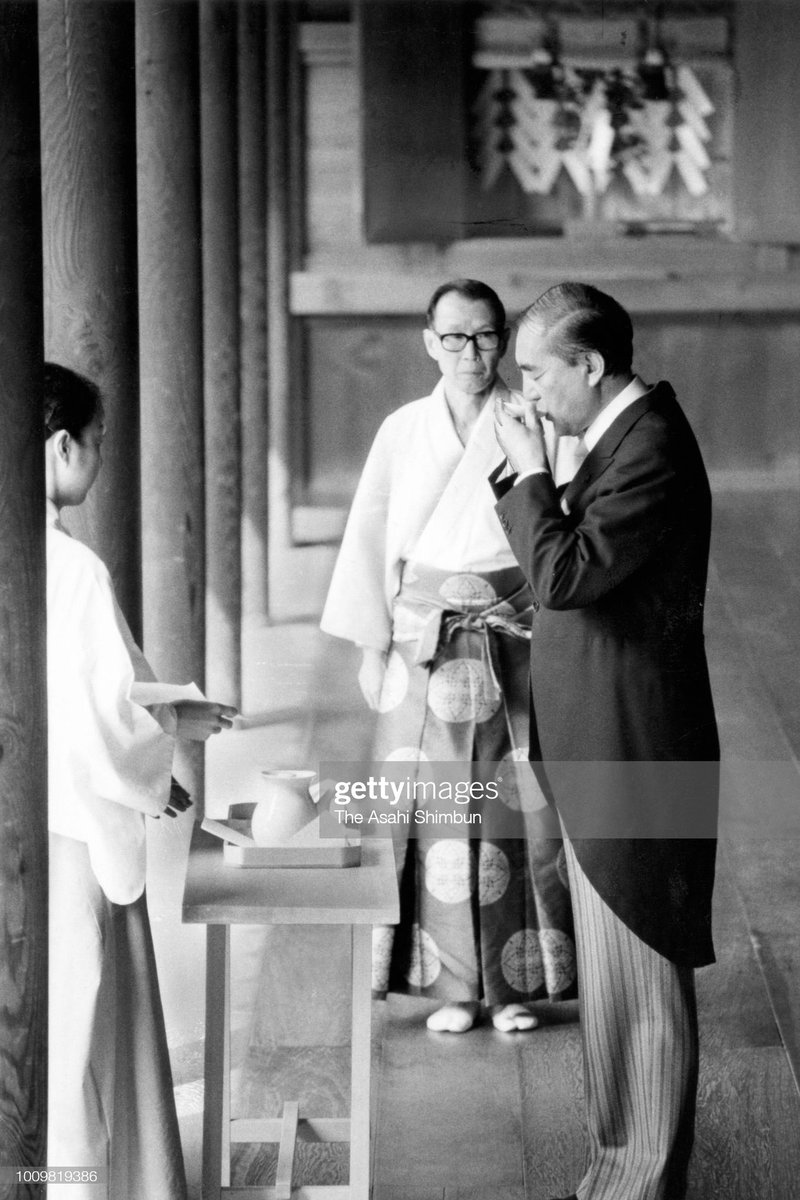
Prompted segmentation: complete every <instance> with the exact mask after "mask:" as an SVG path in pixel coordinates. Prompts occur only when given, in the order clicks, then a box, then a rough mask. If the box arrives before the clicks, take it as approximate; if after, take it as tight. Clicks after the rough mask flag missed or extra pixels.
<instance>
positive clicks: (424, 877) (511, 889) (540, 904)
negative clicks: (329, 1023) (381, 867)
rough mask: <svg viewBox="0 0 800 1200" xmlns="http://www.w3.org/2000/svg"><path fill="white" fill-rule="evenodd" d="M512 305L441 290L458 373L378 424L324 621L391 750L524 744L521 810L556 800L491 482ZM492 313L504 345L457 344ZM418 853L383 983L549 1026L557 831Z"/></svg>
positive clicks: (473, 754)
mask: <svg viewBox="0 0 800 1200" xmlns="http://www.w3.org/2000/svg"><path fill="white" fill-rule="evenodd" d="M487 293H488V294H487ZM495 302H496V303H495ZM501 313H502V305H500V301H499V300H498V299H497V297H496V296H495V295H494V293H491V292H490V290H489V289H486V286H485V285H483V284H475V282H474V281H456V283H455V284H453V285H446V287H445V288H444V289H439V290H438V291H437V293H435V294H434V298H433V300H432V303H431V307H430V309H429V314H428V315H429V328H428V329H427V330H426V331H425V342H426V347H427V349H428V352H429V354H431V357H434V358H436V360H437V362H438V363H439V366H440V369H441V371H442V379H441V380H440V381H439V383H438V384H437V386H436V388H435V389H434V391H433V393H432V394H431V395H430V396H426V397H423V398H422V399H420V400H415V401H412V402H411V403H409V404H405V405H403V406H402V407H401V408H399V409H398V410H396V411H395V412H393V413H392V414H390V416H389V417H387V418H386V420H385V421H384V423H383V424H382V426H381V427H380V429H379V431H378V433H377V435H376V437H375V441H374V443H373V445H372V448H371V450H370V452H369V455H368V458H367V461H366V464H365V466H364V470H363V473H362V476H361V479H360V482H359V485H358V489H357V491H356V495H355V498H354V500H353V505H352V508H351V511H350V515H349V518H348V522H347V527H346V530H345V534H344V538H343V541H342V546H341V550H340V553H339V556H338V559H337V562H336V566H335V569H334V573H333V576H332V580H331V584H330V589H329V592H328V597H327V602H326V605H325V610H324V613H323V617H322V622H321V626H322V629H323V630H325V631H326V632H327V633H330V634H333V635H335V636H337V637H341V638H346V639H347V640H349V641H352V642H354V643H355V644H357V645H358V646H360V647H361V648H362V650H363V656H364V657H363V665H362V670H361V675H360V682H361V686H362V691H363V692H364V695H365V698H366V699H367V702H368V703H369V704H370V706H371V707H373V708H374V709H375V710H376V711H377V712H378V714H379V715H378V720H377V729H376V739H375V749H374V753H373V757H374V758H375V759H376V760H379V761H381V760H384V761H385V760H393V761H401V762H402V761H408V762H413V761H420V760H421V761H426V760H428V761H434V762H444V761H461V762H475V761H478V762H481V761H482V762H484V763H487V762H494V763H501V762H503V760H505V761H506V763H509V762H514V761H516V760H522V761H523V762H524V763H525V765H524V767H523V768H521V769H520V770H519V771H518V772H517V789H516V790H515V789H514V788H512V792H513V793H514V794H511V795H507V796H506V802H507V804H508V806H509V808H516V809H517V810H519V807H520V804H522V806H523V807H525V808H527V809H537V808H539V807H542V808H543V806H544V802H543V798H542V797H541V796H540V795H539V794H537V793H538V789H537V788H536V785H535V782H534V780H533V776H532V774H531V773H530V772H529V770H528V768H527V761H526V760H527V742H528V734H527V729H528V641H527V640H526V639H527V637H529V627H530V620H531V613H532V604H533V601H532V597H531V595H530V592H529V590H528V588H527V585H526V584H525V581H524V579H523V577H522V574H521V572H520V570H519V567H518V564H517V562H516V560H515V558H514V555H513V553H512V551H511V548H510V546H509V545H508V542H507V540H506V537H505V534H504V533H503V530H502V528H501V526H500V523H499V521H498V519H497V515H496V513H495V511H494V496H493V493H492V490H491V487H490V485H489V482H488V476H489V474H490V473H491V472H492V471H493V470H494V469H495V468H496V467H498V466H499V464H500V463H501V462H502V458H503V456H502V452H501V451H500V448H499V446H498V445H497V441H496V438H495V435H494V412H493V410H494V404H495V403H497V402H501V403H503V402H505V403H508V402H509V401H513V399H514V397H513V393H509V391H508V389H507V388H506V387H505V385H504V384H503V382H502V381H501V380H500V379H499V378H498V377H497V374H496V369H497V364H498V362H499V358H500V356H501V354H502V349H503V348H504V346H505V340H506V336H507V331H505V329H504V325H505V317H504V314H502V316H501ZM483 330H486V331H489V332H491V331H497V332H500V331H502V333H503V338H502V344H501V345H500V346H499V352H495V353H494V354H492V353H490V352H489V351H486V352H484V351H483V350H481V349H479V345H478V343H477V342H475V341H474V340H473V341H467V343H466V345H465V346H464V349H463V351H461V352H458V351H457V352H455V353H448V352H447V351H446V350H444V349H442V348H441V338H442V336H444V337H447V334H448V333H455V334H456V338H457V339H461V336H462V335H463V334H464V333H466V334H467V335H471V336H473V337H474V335H476V334H479V333H480V331H483ZM484 340H486V339H484ZM489 340H490V341H491V340H492V339H489ZM445 344H446V343H445ZM481 367H482V368H483V373H482V374H481V373H480V369H481ZM473 384H474V385H473ZM467 418H469V420H467ZM573 442H574V439H565V440H562V442H560V443H559V442H558V441H557V439H556V438H555V437H552V438H551V443H550V451H551V461H552V464H553V469H554V471H555V472H556V477H557V479H563V480H566V479H568V478H571V476H572V473H573V472H574V469H575V447H574V445H573V444H572V443H573ZM520 786H521V787H522V791H523V797H522V800H521V799H520V796H519V794H518V789H519V787H520ZM533 827H534V823H533V820H532V819H531V818H530V817H529V826H528V828H529V831H530V829H531V828H533ZM473 832H474V831H473ZM549 832H552V834H553V836H549V835H548V834H549ZM400 870H401V880H400V882H401V920H400V925H399V926H398V928H397V929H396V930H392V929H379V930H376V931H375V939H374V950H373V968H374V988H375V991H376V994H378V995H383V994H385V993H386V991H387V990H388V991H402V992H407V993H411V994H415V995H420V996H426V997H431V998H436V999H439V1000H441V1001H444V1002H445V1003H444V1006H443V1008H442V1009H440V1010H438V1011H437V1012H436V1013H434V1014H432V1015H431V1017H430V1018H429V1020H428V1024H429V1027H431V1028H434V1029H442V1030H449V1031H452V1032H462V1031H466V1029H468V1028H470V1027H471V1025H472V1024H473V1022H474V1020H475V1018H476V1016H477V1011H478V1007H479V1005H480V1004H481V1003H482V1004H483V1005H485V1006H486V1007H487V1008H488V1009H489V1010H490V1011H491V1012H492V1019H493V1020H494V1023H495V1025H496V1026H497V1028H499V1029H525V1028H532V1027H533V1026H534V1025H535V1024H536V1019H535V1017H534V1016H533V1014H532V1013H531V1014H530V1015H529V1014H528V1010H527V1008H526V1002H527V1001H530V1000H534V999H538V998H543V997H546V996H550V997H566V996H569V995H572V994H574V988H575V949H574V942H573V927H572V913H571V907H570V902H569V894H568V890H567V884H566V870H565V866H564V862H563V851H562V848H561V845H560V840H559V838H558V836H557V830H553V831H548V830H547V829H546V827H545V826H544V825H542V827H541V836H540V837H533V838H529V839H528V844H527V846H526V844H525V841H524V840H523V839H522V838H521V837H506V838H504V839H498V838H496V837H495V838H491V837H484V838H482V839H481V838H475V837H474V836H473V837H465V838H464V839H462V840H458V841H457V840H454V839H453V838H448V839H447V840H446V841H444V840H441V839H436V838H431V837H426V838H424V839H423V838H419V839H415V840H414V841H413V842H412V843H411V844H410V846H409V847H408V849H407V852H406V853H405V857H404V860H403V862H402V863H401V867H400Z"/></svg>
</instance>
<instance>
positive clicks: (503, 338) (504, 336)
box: [499, 325, 511, 358]
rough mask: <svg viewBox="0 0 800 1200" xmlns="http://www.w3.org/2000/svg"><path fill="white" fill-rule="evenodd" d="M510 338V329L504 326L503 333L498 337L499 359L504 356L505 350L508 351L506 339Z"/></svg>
mask: <svg viewBox="0 0 800 1200" xmlns="http://www.w3.org/2000/svg"><path fill="white" fill-rule="evenodd" d="M510 337H511V328H510V326H508V325H506V327H505V329H504V330H503V332H502V334H501V336H500V346H499V350H500V357H501V358H502V357H503V355H504V354H505V352H506V350H507V349H508V339H509V338H510Z"/></svg>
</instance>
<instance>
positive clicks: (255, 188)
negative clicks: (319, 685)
mask: <svg viewBox="0 0 800 1200" xmlns="http://www.w3.org/2000/svg"><path fill="white" fill-rule="evenodd" d="M265 15H266V14H265V10H264V5H263V4H261V3H259V2H258V0H242V2H241V3H240V4H239V73H238V85H239V272H240V300H241V310H240V316H241V420H242V429H243V430H246V437H244V438H243V440H242V532H241V545H242V614H243V617H244V618H245V619H247V620H251V621H263V620H265V619H266V616H267V613H268V607H269V605H268V599H269V598H268V587H269V555H268V549H269V503H268V495H269V493H268V469H267V463H268V457H269V423H268V412H267V397H268V382H267V375H268V366H267V236H266V231H267V158H266V155H267V145H266V138H265V136H264V133H265V128H266V91H265V57H266V20H265Z"/></svg>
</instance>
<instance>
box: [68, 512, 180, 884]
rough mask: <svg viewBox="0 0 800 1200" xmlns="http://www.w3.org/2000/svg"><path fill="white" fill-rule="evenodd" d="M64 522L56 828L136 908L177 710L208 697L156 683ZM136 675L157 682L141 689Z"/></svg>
mask: <svg viewBox="0 0 800 1200" xmlns="http://www.w3.org/2000/svg"><path fill="white" fill-rule="evenodd" d="M56 521H57V514H56V513H55V510H54V509H52V510H51V512H50V517H49V523H48V529H47V719H48V795H49V828H50V830H51V831H52V832H53V833H60V834H62V835H63V836H65V837H71V838H75V839H77V840H78V841H80V842H85V843H86V845H87V846H88V848H89V858H90V861H91V864H92V870H93V871H94V873H95V876H96V877H97V880H98V882H99V883H100V886H101V887H102V889H103V891H104V892H105V894H106V896H107V897H108V899H109V900H112V901H114V903H115V904H130V903H132V902H133V901H134V900H136V899H138V897H139V896H140V895H141V894H142V892H143V890H144V884H145V829H144V821H143V817H142V814H148V815H150V816H157V815H158V814H159V813H162V812H163V811H164V808H165V807H166V805H167V803H168V801H169V791H170V781H171V777H172V757H173V749H174V745H175V741H174V732H175V726H176V723H177V722H176V717H175V710H174V708H172V705H171V701H173V700H176V699H179V698H181V699H189V698H192V699H197V698H200V696H201V694H200V692H199V691H198V690H197V688H195V687H194V686H193V685H190V686H188V687H180V688H166V687H165V686H164V685H161V684H158V683H155V682H154V681H153V673H152V670H151V669H150V667H149V665H148V664H147V662H146V660H145V658H144V656H143V655H142V653H141V651H140V650H138V647H136V646H135V643H134V642H133V639H132V637H131V634H130V631H129V630H128V627H127V624H126V623H125V620H124V618H123V616H122V614H121V612H120V611H119V608H118V606H117V602H116V599H115V597H114V589H113V586H112V583H111V578H110V576H109V573H108V570H107V568H106V567H105V565H104V563H103V562H102V561H101V560H100V559H99V558H98V557H97V555H96V554H95V553H94V552H93V551H92V550H90V549H89V547H88V546H85V545H83V544H82V543H81V542H78V541H76V540H75V539H74V538H71V537H70V536H69V534H68V533H65V532H64V531H63V530H62V529H60V528H59V527H58V525H57V524H56ZM134 654H135V656H136V664H137V669H136V671H135V670H134V662H133V661H132V655H134ZM137 673H138V674H139V675H140V676H144V677H145V679H146V680H148V681H149V682H147V683H146V684H137V683H136V682H135V675H136V674H137ZM137 692H139V698H138V699H137ZM145 704H147V705H148V707H144V705H145ZM150 706H152V708H151V707H150Z"/></svg>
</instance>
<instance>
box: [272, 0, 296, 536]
mask: <svg viewBox="0 0 800 1200" xmlns="http://www.w3.org/2000/svg"><path fill="white" fill-rule="evenodd" d="M289 23H290V11H289V3H287V0H272V2H271V3H270V4H269V5H268V6H267V179H268V189H269V191H268V200H267V203H268V220H267V327H268V338H267V347H268V357H269V439H270V451H269V475H270V487H269V501H270V513H271V519H272V531H274V534H275V536H276V538H277V539H279V541H280V542H282V543H288V542H289V541H290V538H291V476H290V455H291V426H290V412H291V407H290V402H291V353H290V336H291V323H290V320H289V228H290V215H289V174H290V173H289V128H290V111H289V61H288V60H289V50H290V39H289Z"/></svg>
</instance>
